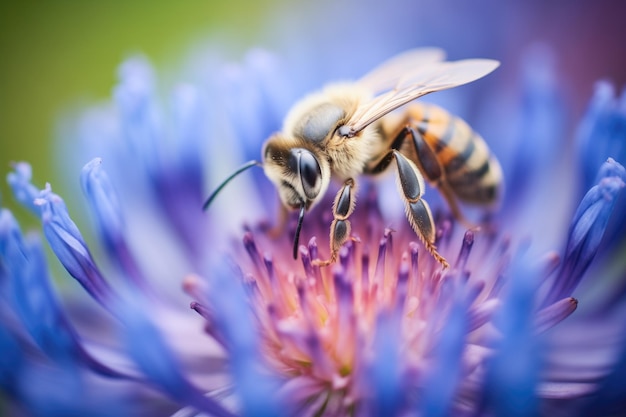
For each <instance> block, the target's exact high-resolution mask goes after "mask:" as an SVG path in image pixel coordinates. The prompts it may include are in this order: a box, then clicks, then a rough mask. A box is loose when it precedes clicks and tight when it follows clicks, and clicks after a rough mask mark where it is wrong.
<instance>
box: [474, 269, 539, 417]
mask: <svg viewBox="0 0 626 417" xmlns="http://www.w3.org/2000/svg"><path fill="white" fill-rule="evenodd" d="M511 275H512V276H511V281H510V285H511V286H510V287H509V291H508V295H507V296H506V298H505V299H504V302H503V305H502V310H501V311H500V313H499V314H498V315H497V317H496V323H497V325H498V328H499V329H500V331H501V332H502V339H501V341H500V342H499V343H498V344H497V345H496V349H497V350H496V353H495V355H494V356H493V358H491V359H490V360H489V361H488V364H487V380H486V387H485V390H484V395H485V398H484V400H485V401H486V404H487V406H488V407H489V408H492V409H493V411H494V415H495V416H507V417H522V416H529V417H530V416H536V415H538V405H539V404H538V399H537V397H536V395H535V389H536V386H537V383H538V380H539V370H540V367H541V364H540V361H539V348H538V341H537V340H536V338H535V331H534V321H533V320H534V316H533V314H532V312H533V308H534V294H535V286H536V283H535V281H534V279H533V278H534V276H535V273H534V271H531V270H530V269H529V268H528V267H527V265H526V264H525V263H524V262H523V261H522V260H520V259H519V257H518V259H517V261H516V262H515V263H514V265H513V266H512V268H511Z"/></svg>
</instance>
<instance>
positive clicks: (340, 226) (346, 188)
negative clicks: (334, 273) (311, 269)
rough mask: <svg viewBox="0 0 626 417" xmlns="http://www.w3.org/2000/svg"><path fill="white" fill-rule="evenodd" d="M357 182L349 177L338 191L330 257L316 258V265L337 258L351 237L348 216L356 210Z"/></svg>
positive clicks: (331, 230) (331, 231)
mask: <svg viewBox="0 0 626 417" xmlns="http://www.w3.org/2000/svg"><path fill="white" fill-rule="evenodd" d="M355 189H356V183H355V182H354V180H353V179H352V178H348V179H347V180H346V181H345V182H344V183H343V187H341V189H340V190H339V191H338V192H337V195H336V196H335V201H334V202H333V222H332V223H331V225H330V258H329V259H328V260H325V261H323V260H320V259H316V260H315V261H313V264H314V265H319V266H327V265H330V264H332V263H334V262H335V261H336V260H337V254H338V253H339V249H341V245H343V244H344V243H346V241H347V240H348V239H350V230H351V227H350V221H349V220H348V217H350V215H351V214H352V212H353V211H354V204H355V198H354V197H355Z"/></svg>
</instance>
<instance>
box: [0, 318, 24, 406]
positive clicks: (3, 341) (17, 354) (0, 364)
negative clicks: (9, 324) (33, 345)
mask: <svg viewBox="0 0 626 417" xmlns="http://www.w3.org/2000/svg"><path fill="white" fill-rule="evenodd" d="M0 352H2V355H0V389H2V391H4V392H7V393H9V394H11V395H13V396H16V395H17V392H16V388H17V387H16V381H17V379H18V377H19V374H20V371H21V369H22V366H23V360H24V352H23V349H22V346H20V344H19V342H18V340H17V338H16V336H15V335H14V334H13V333H12V332H10V331H9V330H8V329H7V328H5V327H4V326H0Z"/></svg>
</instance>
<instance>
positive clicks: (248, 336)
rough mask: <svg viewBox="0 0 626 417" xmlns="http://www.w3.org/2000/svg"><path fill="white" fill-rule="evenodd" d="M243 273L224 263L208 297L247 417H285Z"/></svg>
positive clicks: (211, 282)
mask: <svg viewBox="0 0 626 417" xmlns="http://www.w3.org/2000/svg"><path fill="white" fill-rule="evenodd" d="M241 278H242V277H241V273H240V272H239V271H236V270H235V269H233V267H232V266H231V265H228V264H226V265H225V263H224V261H222V262H221V263H220V264H216V267H215V269H214V270H213V271H212V275H211V281H210V285H211V287H210V292H209V294H207V296H208V298H209V300H210V303H211V306H212V307H213V309H214V311H215V320H216V325H217V326H218V327H219V329H220V332H221V333H222V334H223V335H224V339H225V340H226V344H227V346H228V351H229V355H230V361H231V368H232V373H233V378H234V380H235V389H236V391H237V393H238V394H239V396H240V399H241V405H242V411H243V414H244V415H245V416H250V417H252V416H254V417H266V416H267V417H269V416H281V415H284V414H285V412H286V410H284V409H283V408H281V407H280V404H277V400H276V392H277V389H278V384H277V383H276V381H275V380H274V378H272V377H270V371H269V370H268V368H267V366H266V365H265V363H264V361H263V358H262V356H261V355H260V352H261V349H260V342H259V340H258V335H257V332H258V330H257V328H256V327H255V326H254V324H253V323H255V321H254V318H253V316H252V314H251V312H250V309H249V305H248V303H247V302H246V294H245V292H244V289H243V287H242V285H241Z"/></svg>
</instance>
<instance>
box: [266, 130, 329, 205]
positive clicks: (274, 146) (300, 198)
mask: <svg viewBox="0 0 626 417" xmlns="http://www.w3.org/2000/svg"><path fill="white" fill-rule="evenodd" d="M263 168H264V169H265V174H266V175H267V177H268V178H269V179H270V180H271V181H272V182H273V183H274V185H276V189H277V190H278V194H279V195H280V198H281V200H282V202H283V204H284V205H285V206H286V207H288V208H290V209H298V208H301V207H302V206H304V207H305V208H306V209H309V208H311V207H312V206H313V205H314V204H315V203H316V202H317V201H318V200H319V199H320V198H321V197H322V196H323V195H324V193H325V191H326V189H327V188H328V184H329V182H330V166H329V164H328V162H327V161H326V160H325V159H323V158H320V157H319V156H317V155H316V152H315V150H312V149H308V148H305V147H297V146H296V147H294V146H288V145H287V143H286V141H284V140H283V138H282V137H281V136H278V135H275V136H273V137H272V138H270V139H269V140H268V141H267V143H266V144H265V147H264V149H263Z"/></svg>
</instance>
